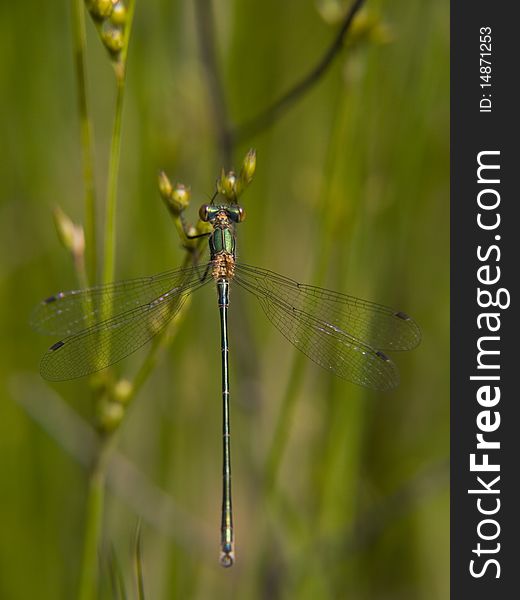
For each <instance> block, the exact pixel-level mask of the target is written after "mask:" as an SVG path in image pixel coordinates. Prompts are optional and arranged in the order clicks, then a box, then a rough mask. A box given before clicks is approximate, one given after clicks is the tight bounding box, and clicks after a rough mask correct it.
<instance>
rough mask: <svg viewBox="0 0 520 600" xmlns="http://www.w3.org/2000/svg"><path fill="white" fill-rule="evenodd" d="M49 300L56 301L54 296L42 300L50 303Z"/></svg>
mask: <svg viewBox="0 0 520 600" xmlns="http://www.w3.org/2000/svg"><path fill="white" fill-rule="evenodd" d="M51 302H56V296H49V297H48V298H46V299H45V300H44V301H43V303H44V304H50V303H51Z"/></svg>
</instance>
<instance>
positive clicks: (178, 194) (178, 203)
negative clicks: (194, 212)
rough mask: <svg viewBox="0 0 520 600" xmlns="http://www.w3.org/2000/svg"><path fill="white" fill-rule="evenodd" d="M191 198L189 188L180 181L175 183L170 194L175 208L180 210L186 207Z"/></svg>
mask: <svg viewBox="0 0 520 600" xmlns="http://www.w3.org/2000/svg"><path fill="white" fill-rule="evenodd" d="M190 199H191V190H190V188H189V187H186V186H185V185H184V184H182V183H177V184H176V186H175V187H174V188H173V192H172V194H171V201H172V203H173V204H174V206H175V208H176V209H177V210H178V211H179V212H182V211H183V210H184V209H185V208H187V207H188V205H189V203H190Z"/></svg>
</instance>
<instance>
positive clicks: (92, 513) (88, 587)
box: [78, 437, 111, 600]
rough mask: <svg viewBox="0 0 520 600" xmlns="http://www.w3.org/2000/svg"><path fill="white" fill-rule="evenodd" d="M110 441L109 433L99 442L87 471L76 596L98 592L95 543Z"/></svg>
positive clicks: (87, 599)
mask: <svg viewBox="0 0 520 600" xmlns="http://www.w3.org/2000/svg"><path fill="white" fill-rule="evenodd" d="M110 445H111V444H110V437H109V438H106V439H105V440H103V441H102V442H101V446H100V448H99V452H98V454H97V457H96V460H95V463H94V465H93V467H92V470H91V472H90V477H89V482H88V496H87V507H86V515H85V538H84V542H83V559H82V563H81V576H80V583H79V593H78V600H95V599H96V598H97V595H98V594H97V591H98V590H97V587H98V560H99V558H98V546H99V539H100V537H101V531H102V525H103V509H104V500H105V480H106V464H107V458H108V453H109V448H110Z"/></svg>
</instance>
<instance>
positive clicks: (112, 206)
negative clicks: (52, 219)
mask: <svg viewBox="0 0 520 600" xmlns="http://www.w3.org/2000/svg"><path fill="white" fill-rule="evenodd" d="M125 80H126V77H125V76H124V69H123V72H122V75H121V76H119V77H116V106H115V113H114V126H113V129H112V141H111V144H110V161H109V167H108V184H107V196H106V212H105V253H104V262H103V283H110V282H111V281H113V279H114V269H115V251H116V204H117V180H118V173H119V158H120V154H121V122H122V115H123V99H124V95H125Z"/></svg>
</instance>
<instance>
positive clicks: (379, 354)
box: [376, 350, 390, 362]
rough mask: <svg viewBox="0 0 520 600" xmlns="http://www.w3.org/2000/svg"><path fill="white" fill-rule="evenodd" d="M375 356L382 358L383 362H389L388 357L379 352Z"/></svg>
mask: <svg viewBox="0 0 520 600" xmlns="http://www.w3.org/2000/svg"><path fill="white" fill-rule="evenodd" d="M376 355H377V356H379V358H382V359H383V360H384V361H385V362H390V359H389V358H388V356H387V355H386V354H384V353H383V352H381V351H379V350H378V351H377V352H376Z"/></svg>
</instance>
